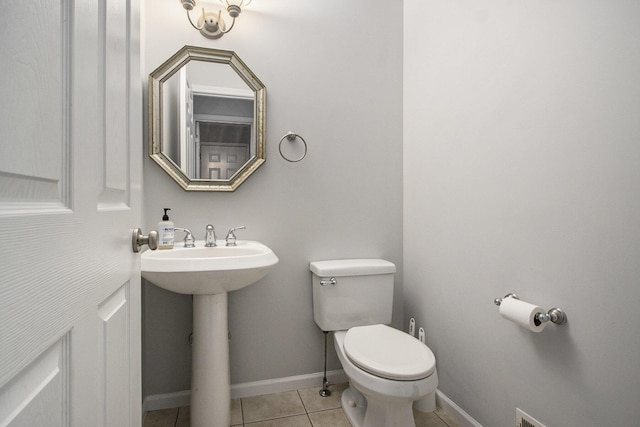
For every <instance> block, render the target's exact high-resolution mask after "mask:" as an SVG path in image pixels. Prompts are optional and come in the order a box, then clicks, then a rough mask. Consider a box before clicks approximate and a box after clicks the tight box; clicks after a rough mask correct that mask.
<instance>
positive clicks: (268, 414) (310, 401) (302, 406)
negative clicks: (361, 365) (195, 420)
mask: <svg viewBox="0 0 640 427" xmlns="http://www.w3.org/2000/svg"><path fill="white" fill-rule="evenodd" d="M346 387H347V385H346V384H335V385H331V386H330V387H329V388H330V390H331V391H332V395H331V396H329V397H320V395H319V394H318V390H319V389H318V388H317V387H315V388H307V389H302V390H297V391H287V392H284V393H276V394H267V395H264V396H255V397H246V398H242V399H234V400H233V401H232V402H231V406H232V407H231V425H232V426H246V427H351V424H350V423H349V421H347V417H346V416H345V415H344V412H342V409H341V407H340V396H341V395H342V391H343V390H344V389H345V388H346ZM415 418H416V426H417V427H458V424H457V423H456V422H455V419H454V418H453V417H452V416H450V415H449V414H447V413H446V412H444V411H442V409H440V408H438V410H437V411H436V412H434V413H421V412H415ZM143 427H189V407H188V406H185V407H182V408H172V409H163V410H160V411H152V412H148V413H147V415H146V417H145V419H144V425H143ZM399 427H400V426H399Z"/></svg>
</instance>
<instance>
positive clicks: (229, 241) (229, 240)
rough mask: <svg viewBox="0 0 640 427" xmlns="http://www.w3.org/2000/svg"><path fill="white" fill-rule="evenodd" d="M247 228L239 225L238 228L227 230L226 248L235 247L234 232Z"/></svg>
mask: <svg viewBox="0 0 640 427" xmlns="http://www.w3.org/2000/svg"><path fill="white" fill-rule="evenodd" d="M246 228H247V227H245V226H244V225H241V226H240V227H233V228H232V229H231V230H229V232H228V233H227V238H226V240H227V246H236V235H235V233H234V231H236V230H244V229H246Z"/></svg>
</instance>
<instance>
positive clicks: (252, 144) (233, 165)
mask: <svg viewBox="0 0 640 427" xmlns="http://www.w3.org/2000/svg"><path fill="white" fill-rule="evenodd" d="M265 98H266V88H265V86H264V85H263V84H262V83H261V82H260V80H258V78H257V77H256V75H255V74H253V72H252V71H251V70H250V69H249V67H247V65H246V64H245V63H244V62H243V61H242V60H241V59H240V58H239V57H238V55H236V54H235V52H232V51H227V50H219V49H208V48H201V47H194V46H185V47H183V48H182V49H180V50H179V51H178V52H177V53H176V54H175V55H173V56H172V57H171V58H169V59H168V60H167V61H166V62H165V63H163V64H162V65H160V66H159V67H158V68H157V69H156V70H155V71H154V72H153V73H151V74H150V75H149V156H150V157H151V158H152V159H153V160H154V161H155V162H156V163H157V164H158V165H160V167H161V168H162V169H164V171H165V172H166V173H167V174H169V176H170V177H171V178H173V180H174V181H175V182H176V183H178V184H179V185H180V186H181V187H182V188H183V189H184V190H187V191H234V190H235V189H236V188H238V186H239V185H240V184H242V183H243V182H244V181H245V180H246V179H247V178H249V176H251V174H253V173H254V172H255V171H256V169H257V168H258V167H259V166H260V165H261V164H262V163H264V161H265V158H264V154H265V114H266V112H265V102H266V99H265Z"/></svg>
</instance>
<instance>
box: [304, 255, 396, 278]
mask: <svg viewBox="0 0 640 427" xmlns="http://www.w3.org/2000/svg"><path fill="white" fill-rule="evenodd" d="M309 270H311V271H312V272H313V273H314V274H315V275H316V276H323V277H327V276H361V275H371V274H389V273H395V272H396V265H395V264H394V263H392V262H389V261H386V260H384V259H335V260H328V261H313V262H311V263H310V264H309Z"/></svg>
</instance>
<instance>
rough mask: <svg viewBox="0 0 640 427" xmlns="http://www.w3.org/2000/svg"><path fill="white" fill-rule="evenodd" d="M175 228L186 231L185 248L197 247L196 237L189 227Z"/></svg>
mask: <svg viewBox="0 0 640 427" xmlns="http://www.w3.org/2000/svg"><path fill="white" fill-rule="evenodd" d="M174 230H177V231H184V247H185V248H195V247H196V244H195V242H196V239H195V238H194V237H193V234H192V233H191V231H190V230H189V229H188V228H181V227H175V228H174Z"/></svg>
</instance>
